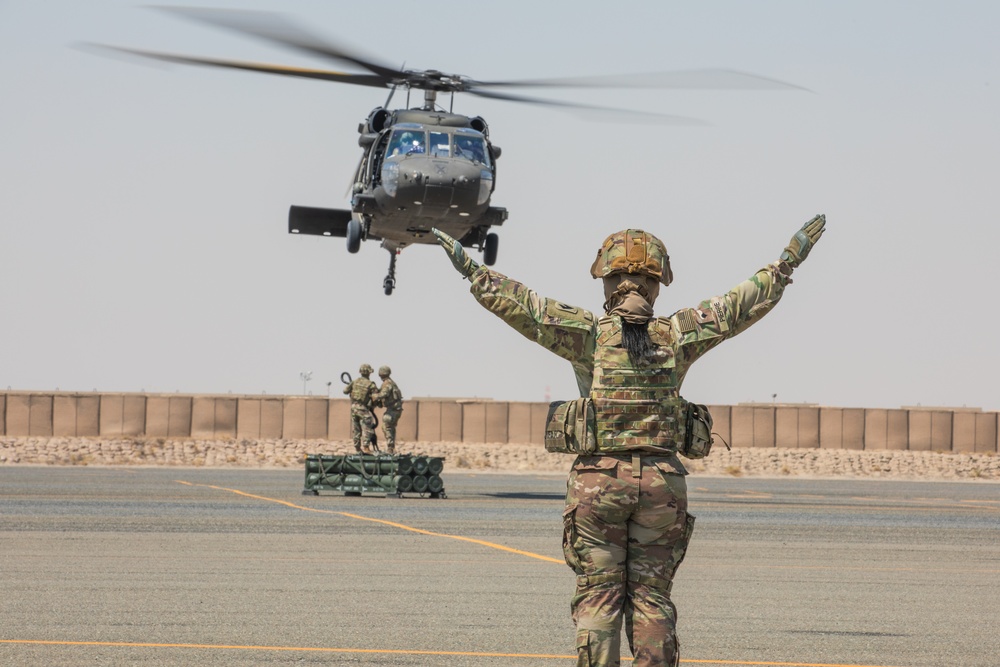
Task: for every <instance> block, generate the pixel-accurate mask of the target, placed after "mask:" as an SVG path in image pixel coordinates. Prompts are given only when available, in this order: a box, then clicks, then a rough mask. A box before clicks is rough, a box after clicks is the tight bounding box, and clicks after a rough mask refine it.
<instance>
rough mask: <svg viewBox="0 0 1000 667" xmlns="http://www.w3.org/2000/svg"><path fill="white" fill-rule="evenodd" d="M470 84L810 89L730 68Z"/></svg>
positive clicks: (691, 88)
mask: <svg viewBox="0 0 1000 667" xmlns="http://www.w3.org/2000/svg"><path fill="white" fill-rule="evenodd" d="M470 86H472V87H479V86H486V87H490V88H516V87H531V88H675V89H682V90H806V91H808V89H807V88H803V87H802V86H797V85H795V84H793V83H786V82H784V81H779V80H777V79H770V78H767V77H763V76H758V75H756V74H749V73H746V72H738V71H735V70H726V69H699V70H679V71H673V72H646V73H637V74H612V75H607V76H582V77H565V78H558V79H521V80H510V81H475V82H470Z"/></svg>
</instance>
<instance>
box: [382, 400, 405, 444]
mask: <svg viewBox="0 0 1000 667" xmlns="http://www.w3.org/2000/svg"><path fill="white" fill-rule="evenodd" d="M402 413H403V411H402V410H393V409H392V408H386V409H385V412H384V413H383V414H382V435H384V436H385V446H386V448H388V450H389V451H390V452H394V451H396V425H397V424H399V415H401V414H402Z"/></svg>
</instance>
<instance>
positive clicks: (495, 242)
mask: <svg viewBox="0 0 1000 667" xmlns="http://www.w3.org/2000/svg"><path fill="white" fill-rule="evenodd" d="M499 249H500V237H499V236H497V235H496V234H494V233H493V232H490V233H489V234H487V235H486V243H484V244H483V264H485V265H486V266H493V265H494V264H496V261H497V251H498V250H499Z"/></svg>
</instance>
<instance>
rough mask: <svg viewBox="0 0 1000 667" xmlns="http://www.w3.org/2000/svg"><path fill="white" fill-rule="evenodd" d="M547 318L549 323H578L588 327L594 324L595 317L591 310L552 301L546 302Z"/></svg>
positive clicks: (547, 300)
mask: <svg viewBox="0 0 1000 667" xmlns="http://www.w3.org/2000/svg"><path fill="white" fill-rule="evenodd" d="M545 317H546V318H547V319H548V320H549V321H557V322H577V323H583V324H586V325H588V326H589V325H592V324H593V323H594V315H593V313H591V312H590V311H589V310H584V309H583V308H577V307H576V306H570V305H569V304H565V303H562V302H560V301H554V300H552V299H546V300H545Z"/></svg>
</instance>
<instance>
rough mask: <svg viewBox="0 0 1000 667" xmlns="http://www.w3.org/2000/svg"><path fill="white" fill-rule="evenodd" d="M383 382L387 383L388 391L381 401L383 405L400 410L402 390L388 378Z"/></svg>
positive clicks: (401, 407) (401, 406)
mask: <svg viewBox="0 0 1000 667" xmlns="http://www.w3.org/2000/svg"><path fill="white" fill-rule="evenodd" d="M385 382H388V383H389V392H388V394H387V395H386V396H385V398H383V399H382V401H383V403H384V404H385V407H386V408H387V409H389V410H402V409H403V392H401V391H400V390H399V385H397V384H396V383H395V382H393V381H392V380H389V379H388V378H387V379H386V380H385ZM383 384H385V383H383Z"/></svg>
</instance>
